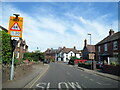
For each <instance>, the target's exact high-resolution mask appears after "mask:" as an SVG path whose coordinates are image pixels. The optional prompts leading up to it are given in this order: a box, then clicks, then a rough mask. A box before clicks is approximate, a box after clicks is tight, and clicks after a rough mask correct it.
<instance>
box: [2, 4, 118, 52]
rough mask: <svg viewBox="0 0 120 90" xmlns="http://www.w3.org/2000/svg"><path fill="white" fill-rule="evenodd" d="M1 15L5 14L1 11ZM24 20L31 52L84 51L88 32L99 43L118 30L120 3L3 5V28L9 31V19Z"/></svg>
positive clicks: (24, 29) (24, 36)
mask: <svg viewBox="0 0 120 90" xmlns="http://www.w3.org/2000/svg"><path fill="white" fill-rule="evenodd" d="M0 13H1V11H0ZM13 13H19V14H20V16H21V17H23V18H24V24H23V39H24V40H26V43H27V44H28V46H29V51H34V50H36V49H37V47H39V50H41V51H45V50H46V49H47V48H58V47H63V46H66V47H68V48H72V47H74V46H76V48H77V49H80V50H81V49H83V46H84V39H87V40H88V43H89V36H88V35H87V33H91V34H92V44H94V45H95V44H96V43H98V42H99V41H100V40H102V39H103V38H104V37H106V36H107V35H108V34H109V29H110V28H111V24H112V28H113V29H114V30H115V32H117V31H118V3H117V2H89V3H88V2H56V3H55V2H2V22H1V17H0V23H2V26H4V27H5V28H7V29H8V25H9V17H10V16H13Z"/></svg>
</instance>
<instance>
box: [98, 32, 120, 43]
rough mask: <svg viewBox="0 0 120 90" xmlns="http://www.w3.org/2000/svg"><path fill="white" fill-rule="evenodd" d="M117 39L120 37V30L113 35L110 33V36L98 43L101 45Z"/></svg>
mask: <svg viewBox="0 0 120 90" xmlns="http://www.w3.org/2000/svg"><path fill="white" fill-rule="evenodd" d="M117 39H120V31H119V32H116V33H114V34H113V35H109V36H107V37H105V38H104V39H103V40H101V41H100V42H98V43H97V44H96V45H100V44H103V43H107V42H110V41H114V40H117Z"/></svg>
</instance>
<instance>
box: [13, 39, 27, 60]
mask: <svg viewBox="0 0 120 90" xmlns="http://www.w3.org/2000/svg"><path fill="white" fill-rule="evenodd" d="M12 42H14V43H16V46H15V47H14V48H15V50H14V54H15V57H16V58H17V59H19V60H21V59H23V57H24V53H26V52H28V46H27V45H26V42H25V40H23V39H22V38H20V39H19V40H12Z"/></svg>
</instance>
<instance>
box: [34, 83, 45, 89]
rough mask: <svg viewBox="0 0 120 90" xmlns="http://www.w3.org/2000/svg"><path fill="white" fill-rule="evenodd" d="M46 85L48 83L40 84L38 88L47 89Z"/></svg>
mask: <svg viewBox="0 0 120 90" xmlns="http://www.w3.org/2000/svg"><path fill="white" fill-rule="evenodd" d="M46 85H47V84H46V83H38V84H37V85H36V87H39V88H45V86H46Z"/></svg>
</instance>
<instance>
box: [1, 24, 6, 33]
mask: <svg viewBox="0 0 120 90" xmlns="http://www.w3.org/2000/svg"><path fill="white" fill-rule="evenodd" d="M0 28H1V29H2V30H4V31H5V32H8V30H7V29H6V28H4V27H2V26H1V25H0Z"/></svg>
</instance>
